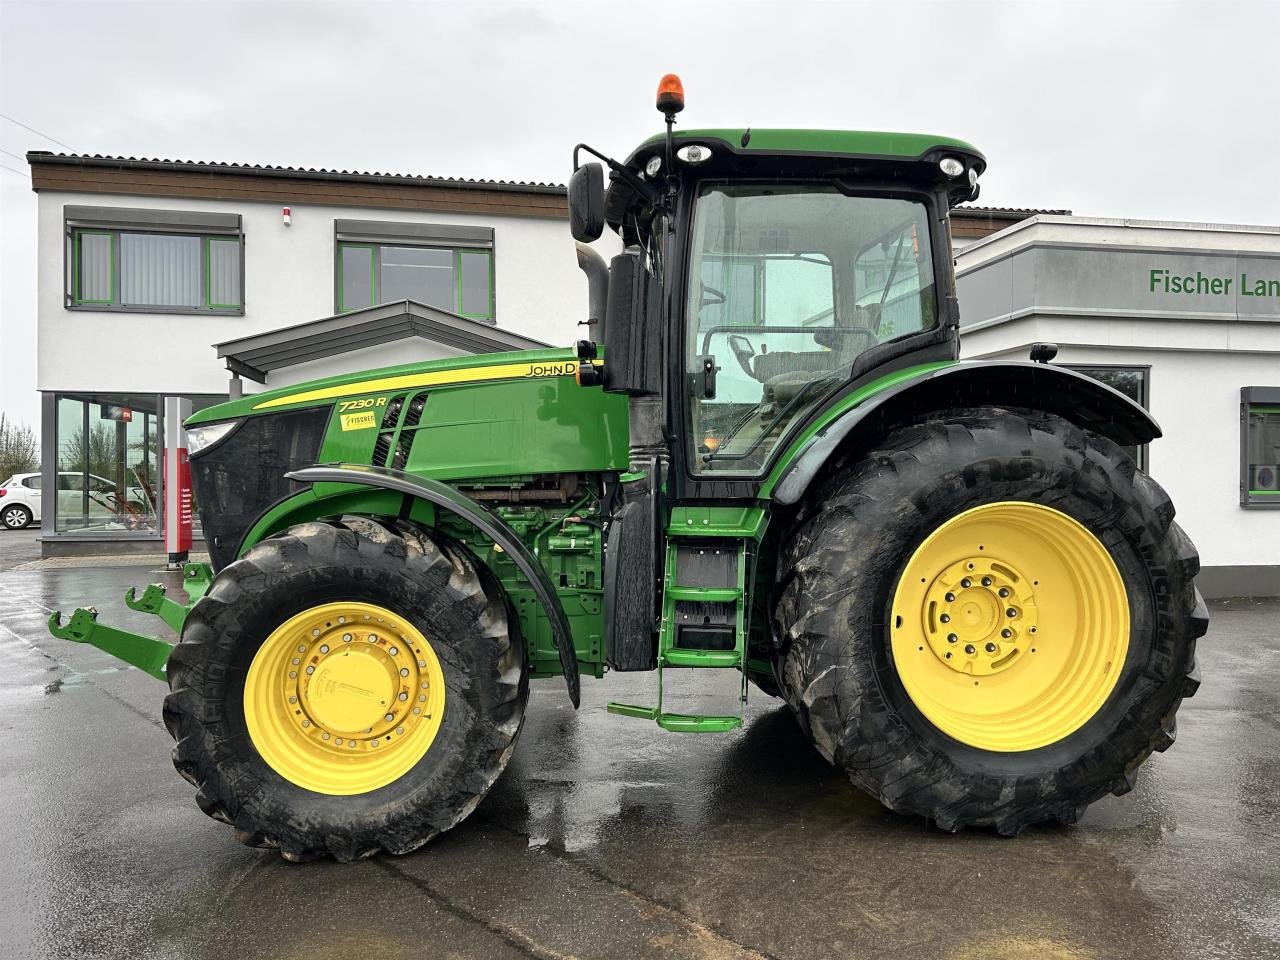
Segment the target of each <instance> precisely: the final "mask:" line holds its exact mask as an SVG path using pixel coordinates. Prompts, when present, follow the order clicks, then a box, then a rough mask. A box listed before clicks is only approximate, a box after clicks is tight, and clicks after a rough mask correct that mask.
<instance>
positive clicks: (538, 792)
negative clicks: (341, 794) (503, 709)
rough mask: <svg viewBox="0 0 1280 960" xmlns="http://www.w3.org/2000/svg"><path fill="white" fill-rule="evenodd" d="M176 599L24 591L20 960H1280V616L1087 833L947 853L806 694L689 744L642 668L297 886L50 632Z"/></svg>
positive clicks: (8, 740) (2, 941) (16, 718)
mask: <svg viewBox="0 0 1280 960" xmlns="http://www.w3.org/2000/svg"><path fill="white" fill-rule="evenodd" d="M11 545H13V546H16V541H13V542H11ZM4 550H5V544H4V542H3V541H2V540H0V552H3V551H4ZM161 578H162V575H161V574H159V573H157V572H154V571H149V570H147V569H146V568H145V567H132V568H101V567H98V568H94V567H84V568H78V569H57V570H48V569H46V570H9V571H8V572H3V573H0V811H3V815H4V828H3V830H0V864H4V869H5V871H6V873H7V878H6V879H7V883H6V888H7V889H6V891H5V896H4V897H3V898H0V957H3V958H5V960H8V958H11V957H13V958H27V957H32V958H45V957H77V958H79V957H112V958H115V957H120V958H125V957H127V958H139V960H150V958H224V957H225V958H257V957H273V958H286V960H294V958H297V960H346V958H354V960H402V958H404V960H407V958H419V957H421V958H437V957H483V958H509V957H510V958H519V957H545V958H559V957H601V958H612V957H621V958H627V960H635V958H638V957H651V956H652V957H710V958H734V957H778V958H783V957H785V958H816V957H859V958H861V957H869V958H871V957H895V958H916V957H920V958H950V960H979V958H1009V960H1015V958H1016V960H1033V958H1034V960H1055V958H1111V957H1125V958H1127V957H1137V958H1146V957H1151V958H1161V960H1168V958H1176V957H1194V958H1254V957H1256V958H1264V957H1265V958H1272V960H1274V958H1276V957H1280V802H1278V801H1280V719H1278V717H1280V603H1276V602H1271V603H1261V602H1256V603H1245V602H1237V603H1232V604H1227V605H1219V606H1218V607H1217V608H1216V609H1214V610H1213V611H1212V613H1213V620H1212V622H1211V625H1210V628H1209V634H1208V636H1207V637H1206V638H1205V639H1204V640H1203V641H1201V646H1200V651H1201V653H1200V664H1201V672H1202V674H1203V678H1204V684H1203V686H1202V687H1201V689H1200V693H1199V694H1198V695H1197V696H1196V697H1195V699H1193V700H1191V701H1189V702H1188V703H1187V704H1186V705H1184V707H1183V710H1182V712H1181V714H1180V715H1179V736H1178V742H1177V743H1176V744H1175V745H1174V747H1173V748H1172V749H1171V750H1170V751H1169V752H1168V753H1166V754H1163V755H1160V756H1157V757H1155V758H1154V759H1153V760H1152V761H1150V762H1148V763H1147V764H1146V765H1145V766H1144V767H1143V770H1142V774H1141V776H1140V778H1139V783H1138V786H1137V788H1136V789H1135V790H1134V791H1133V792H1132V793H1130V794H1129V795H1128V796H1126V797H1123V798H1108V799H1106V800H1103V801H1102V802H1100V803H1098V804H1096V805H1095V806H1093V807H1092V808H1091V809H1090V810H1089V812H1088V813H1087V814H1086V815H1085V817H1084V818H1083V820H1082V821H1081V823H1080V824H1079V825H1078V826H1076V827H1073V828H1040V829H1033V830H1029V831H1027V832H1026V833H1024V834H1023V835H1022V836H1021V837H1020V838H1018V839H1016V840H1003V839H1000V838H998V837H996V836H994V835H991V834H987V833H981V832H978V833H966V834H960V835H957V836H950V835H947V834H942V833H939V832H937V831H935V830H933V829H931V828H930V827H928V826H927V825H926V824H925V823H924V822H922V821H920V820H917V819H910V818H904V817H898V816H895V815H893V814H889V813H886V812H885V811H884V810H882V809H881V807H880V806H879V805H878V804H877V803H876V802H874V801H873V800H870V799H868V798H866V797H864V796H863V795H862V794H860V793H859V792H858V791H857V790H855V789H854V788H853V787H852V786H851V785H849V783H848V782H847V781H846V780H845V779H844V778H843V777H842V776H841V775H839V774H837V773H836V772H835V771H834V770H832V769H831V768H830V767H828V766H827V764H826V763H825V762H823V761H822V760H821V759H820V758H819V757H818V756H817V755H816V754H815V753H814V752H813V751H812V750H811V749H810V748H809V746H808V745H807V743H806V742H805V741H804V739H803V738H802V737H801V735H800V733H799V730H798V728H797V727H796V725H795V723H794V721H793V720H792V718H791V717H790V715H789V714H788V712H787V711H786V710H785V708H781V707H780V705H779V701H772V700H769V699H768V698H766V697H764V696H763V695H761V694H759V693H758V692H754V691H753V696H752V698H751V703H750V705H749V707H748V722H747V724H746V727H745V728H744V729H743V730H740V731H737V732H735V733H732V734H724V735H716V736H691V735H679V734H667V733H663V732H661V731H659V730H658V729H657V728H656V727H655V726H653V725H652V724H649V723H647V722H643V721H639V720H628V719H624V718H619V717H612V716H609V715H607V714H606V713H605V712H604V703H605V701H606V699H624V700H631V701H633V702H646V701H647V700H648V699H649V698H650V696H651V689H652V677H651V676H649V675H621V676H618V675H615V676H612V677H610V678H608V679H606V680H604V681H591V680H586V681H585V682H584V690H583V694H584V695H583V705H582V709H581V710H579V711H577V712H575V711H574V710H573V709H572V708H571V707H570V705H569V703H568V700H567V698H566V696H565V694H564V690H563V687H562V685H560V684H559V683H542V684H538V685H535V687H534V693H533V696H532V698H531V701H530V707H529V714H528V719H527V722H526V725H525V730H524V733H523V735H522V737H521V740H520V742H519V745H518V747H517V749H516V752H515V755H514V758H513V759H512V762H511V765H510V766H509V767H508V769H507V772H506V773H505V774H504V775H503V777H502V778H501V780H499V782H498V783H497V785H496V786H495V787H494V789H493V791H492V792H491V793H490V795H489V796H488V798H487V799H486V800H485V801H484V802H483V803H482V804H481V805H480V807H479V808H478V809H477V810H476V812H475V813H474V814H473V815H472V816H471V817H470V818H469V819H468V820H466V821H464V822H463V824H462V825H461V826H459V827H458V828H456V829H455V830H453V831H452V832H451V833H449V834H447V835H445V836H444V837H441V838H439V839H438V840H436V841H435V842H433V843H431V844H429V845H428V846H427V847H426V848H424V849H422V850H420V851H418V852H417V853H415V854H412V855H410V856H407V857H401V858H391V857H379V858H376V859H373V860H369V861H364V862H361V863H355V864H346V865H343V864H336V863H332V862H318V863H312V864H306V865H301V866H292V865H289V864H286V863H284V862H283V861H281V860H280V859H279V857H278V856H277V855H276V854H275V853H274V852H269V851H259V850H253V849H249V848H246V847H242V846H240V845H239V844H237V843H236V842H234V841H233V840H232V838H231V831H230V829H229V828H228V827H225V826H223V825H221V824H218V823H215V822H214V821H212V820H210V819H208V818H207V817H205V816H204V815H203V814H202V813H200V811H199V810H198V809H197V808H196V806H195V804H194V803H193V801H192V788H191V787H189V786H188V785H187V784H186V783H184V782H183V781H182V780H180V779H179V778H178V776H177V775H176V774H175V773H174V771H173V768H172V766H171V765H170V762H169V748H170V745H171V741H170V739H169V736H168V734H167V733H166V732H165V730H164V728H163V726H162V725H161V723H160V701H161V697H162V694H163V689H162V685H161V684H160V683H158V682H157V681H155V680H152V679H150V678H148V677H146V676H144V675H143V674H141V673H140V672H138V671H135V670H131V669H128V668H120V667H118V666H117V665H116V662H115V661H113V660H111V659H110V658H108V657H107V656H106V655H104V654H101V653H99V652H98V651H96V650H93V649H92V648H88V647H80V646H77V645H73V644H68V643H63V642H61V641H57V640H54V639H52V638H51V637H49V636H48V635H47V634H46V633H45V631H44V619H45V617H46V615H47V614H46V611H47V610H48V609H50V608H55V607H59V608H62V609H64V610H69V609H70V608H72V607H74V606H76V605H77V604H87V603H93V604H94V605H96V606H98V607H99V608H100V609H101V610H102V616H103V619H104V620H106V621H109V622H114V623H118V624H120V625H124V626H128V625H132V626H134V627H135V628H137V629H141V630H156V629H163V626H162V625H161V624H160V622H159V620H156V619H154V618H150V617H146V616H143V615H141V614H135V613H133V612H132V611H129V610H127V609H126V608H125V607H124V605H123V602H122V601H121V600H120V597H121V595H122V593H123V591H124V589H125V587H126V586H128V585H130V584H133V583H139V584H142V583H146V582H149V581H154V580H157V579H161ZM169 582H170V583H171V584H173V585H174V590H175V592H177V590H178V588H177V586H176V580H174V579H173V578H172V577H170V579H169Z"/></svg>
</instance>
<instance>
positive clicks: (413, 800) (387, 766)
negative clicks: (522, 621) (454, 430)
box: [164, 517, 528, 860]
mask: <svg viewBox="0 0 1280 960" xmlns="http://www.w3.org/2000/svg"><path fill="white" fill-rule="evenodd" d="M168 671H169V685H170V693H169V696H168V697H167V698H166V700H165V710H164V717H165V725H166V726H167V727H168V729H169V732H170V733H171V734H172V735H173V738H174V740H176V741H177V743H176V745H175V746H174V750H173V760H174V765H175V766H176V767H177V769H178V772H179V773H180V774H182V776H183V777H185V778H186V779H187V780H189V781H191V782H192V783H193V784H195V785H196V786H197V787H198V788H199V792H198V793H197V795H196V801H197V803H198V804H199V805H200V807H201V809H203V810H204V811H205V812H206V813H207V814H209V815H210V816H212V817H214V818H215V819H217V820H222V821H224V822H226V823H229V824H231V825H233V826H234V827H235V831H236V836H237V838H238V839H240V840H241V841H243V842H245V843H248V844H250V845H254V846H272V847H278V848H279V849H280V852H281V854H282V855H283V856H284V857H285V858H286V859H290V860H302V859H309V858H311V857H315V856H320V855H324V854H331V855H332V856H334V857H336V858H337V859H339V860H351V859H354V858H357V857H364V856H368V855H370V854H373V853H377V852H378V851H380V850H385V851H387V852H389V853H406V852H408V851H410V850H413V849H414V848H416V847H418V846H420V845H422V844H423V843H425V842H427V841H428V840H430V839H431V838H432V837H434V836H435V835H436V834H438V833H441V832H443V831H445V830H448V829H449V828H450V827H452V826H454V825H455V824H456V823H458V822H459V821H460V820H462V818H463V817H465V816H466V815H467V814H468V813H470V812H471V810H472V809H474V808H475V806H476V805H477V804H478V803H479V802H480V799H481V798H482V797H483V796H484V794H485V793H486V792H487V791H488V789H489V787H491V786H492V785H493V783H494V781H495V780H496V779H497V778H498V775H499V774H500V773H501V772H502V770H503V768H504V767H505V766H506V763H507V760H508V758H509V757H510V755H511V751H512V749H513V747H514V744H515V740H516V736H517V734H518V733H519V730H520V726H521V723H522V722H523V719H524V710H525V703H526V701H527V698H528V682H527V677H526V673H525V658H524V649H523V646H522V644H521V642H520V640H519V636H518V634H516V635H513V630H512V628H510V627H509V625H508V619H507V605H506V602H505V597H504V595H503V594H502V591H501V587H500V586H499V585H498V583H497V582H496V581H494V580H493V579H492V578H491V577H489V576H488V574H487V572H486V571H484V570H483V569H482V568H480V567H479V566H478V565H477V564H476V562H475V561H474V559H473V558H472V557H471V556H470V554H468V553H467V552H466V551H465V550H463V549H462V548H460V547H458V546H457V545H455V544H452V543H449V542H446V541H440V542H437V541H435V540H433V539H431V538H430V537H429V536H427V535H426V534H425V533H424V532H423V531H420V530H418V529H416V528H413V527H409V526H398V527H393V526H389V525H383V524H381V523H378V522H375V521H373V520H370V519H366V518H360V517H347V518H343V519H342V520H340V521H337V520H335V521H330V522H316V523H306V524H302V525H300V526H296V527H292V528H290V529H289V530H287V531H285V532H284V533H283V534H281V535H279V536H277V537H273V538H271V539H269V540H266V541H264V542H263V543H261V544H259V545H258V546H256V547H254V548H253V549H252V550H250V551H249V552H248V554H246V555H245V556H244V557H243V558H242V559H240V560H238V561H236V562H235V563H233V564H231V565H229V566H228V567H226V569H224V570H222V571H221V572H220V573H219V574H218V576H217V578H216V579H215V580H214V582H213V584H212V586H211V588H210V590H209V593H208V595H207V596H206V597H204V598H203V599H201V600H200V601H199V603H197V604H196V606H195V607H194V608H192V611H191V613H190V615H189V616H188V618H187V621H186V623H185V624H184V627H183V633H182V641H181V642H180V643H179V644H178V646H177V647H176V648H175V649H174V652H173V655H172V656H171V657H170V659H169V665H168Z"/></svg>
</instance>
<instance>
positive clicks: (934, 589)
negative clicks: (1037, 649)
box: [924, 555, 1038, 676]
mask: <svg viewBox="0 0 1280 960" xmlns="http://www.w3.org/2000/svg"><path fill="white" fill-rule="evenodd" d="M1037 615H1038V611H1037V608H1036V600H1035V589H1034V588H1033V587H1032V583H1031V581H1030V580H1029V579H1028V578H1026V577H1024V576H1023V575H1022V574H1021V573H1019V571H1018V570H1017V568H1015V567H1014V566H1013V565H1012V564H1009V563H1004V562H1002V561H1000V560H997V559H993V558H992V557H989V556H986V555H979V556H970V557H965V558H964V559H963V560H959V561H957V562H956V563H953V564H951V565H950V566H949V567H947V568H946V569H945V570H943V571H942V573H940V574H939V575H938V576H937V577H936V578H935V579H934V581H933V582H932V583H931V584H929V587H928V590H927V591H926V593H925V609H924V625H925V636H926V637H927V638H928V640H929V647H930V649H932V650H933V652H934V654H935V655H936V656H937V657H938V659H939V660H941V661H942V663H943V664H944V665H945V666H947V667H950V668H951V669H952V670H955V671H957V672H958V673H964V674H968V675H970V676H990V675H991V674H994V673H999V672H1000V671H1002V670H1007V669H1009V667H1011V666H1013V664H1014V663H1015V662H1016V661H1017V659H1018V657H1019V656H1021V655H1022V653H1023V652H1024V651H1025V649H1026V643H1027V641H1028V640H1029V638H1031V637H1033V636H1034V635H1035V634H1036V632H1037V630H1038V627H1037V624H1036V619H1037Z"/></svg>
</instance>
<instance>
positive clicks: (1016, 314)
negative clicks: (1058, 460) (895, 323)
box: [956, 215, 1280, 596]
mask: <svg viewBox="0 0 1280 960" xmlns="http://www.w3.org/2000/svg"><path fill="white" fill-rule="evenodd" d="M956 270H957V275H958V281H957V284H958V288H959V297H960V308H961V315H962V320H961V324H962V326H961V338H962V340H961V342H962V351H963V354H964V356H965V357H984V358H1000V359H1010V358H1018V359H1022V358H1025V357H1026V356H1027V352H1028V350H1029V349H1030V347H1031V345H1032V344H1034V343H1037V342H1041V341H1049V342H1053V343H1056V344H1058V346H1059V347H1060V350H1059V353H1058V356H1057V359H1056V360H1055V362H1056V363H1060V364H1063V365H1066V366H1072V367H1077V368H1079V369H1083V370H1085V371H1086V372H1089V373H1091V374H1094V375H1096V376H1098V377H1099V378H1100V379H1103V380H1104V381H1106V382H1108V383H1110V384H1111V385H1113V386H1116V387H1118V388H1120V389H1121V390H1123V391H1124V392H1127V393H1129V395H1130V396H1132V397H1134V398H1135V399H1137V400H1138V401H1139V402H1140V403H1142V404H1143V405H1144V406H1146V407H1147V408H1148V409H1149V410H1150V411H1151V413H1152V414H1153V415H1154V416H1155V418H1156V420H1157V421H1159V423H1160V425H1161V426H1162V428H1163V429H1164V436H1163V438H1161V439H1160V440H1157V441H1155V442H1154V443H1152V444H1150V445H1149V449H1147V450H1142V451H1138V452H1139V459H1140V462H1142V463H1144V465H1145V467H1146V469H1147V470H1148V472H1149V473H1151V475H1152V476H1153V477H1155V479H1156V480H1158V481H1159V482H1160V483H1161V484H1162V485H1163V486H1164V488H1165V489H1166V490H1167V491H1168V493H1169V495H1170V497H1171V498H1172V499H1173V503H1174V505H1175V507H1176V508H1177V516H1178V522H1179V523H1181V524H1182V526H1183V528H1184V529H1185V530H1186V531H1187V533H1188V534H1189V535H1190V536H1191V538H1192V540H1194V541H1195V543H1196V545H1197V546H1198V547H1199V548H1200V557H1201V561H1202V563H1203V564H1204V568H1205V569H1204V573H1203V574H1202V575H1201V580H1200V586H1201V590H1202V591H1203V592H1204V593H1205V595H1206V596H1280V227H1248V226H1231V225H1224V224H1194V223H1165V222H1152V221H1143V220H1102V219H1092V218H1086V217H1064V216H1048V215H1042V216H1036V217H1032V218H1030V219H1027V220H1024V221H1022V222H1021V223H1018V224H1016V225H1014V226H1011V227H1009V228H1007V229H1005V230H1003V231H1001V232H1000V233H997V234H994V235H992V236H989V237H986V238H985V239H980V240H977V241H976V242H973V243H971V244H969V245H967V246H965V247H964V248H963V249H961V250H960V251H959V252H958V254H957V257H956Z"/></svg>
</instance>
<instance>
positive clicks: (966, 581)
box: [960, 577, 973, 588]
mask: <svg viewBox="0 0 1280 960" xmlns="http://www.w3.org/2000/svg"><path fill="white" fill-rule="evenodd" d="M960 586H962V587H966V588H967V587H972V586H973V581H972V580H970V579H969V578H968V577H965V578H964V579H963V580H961V581H960Z"/></svg>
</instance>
